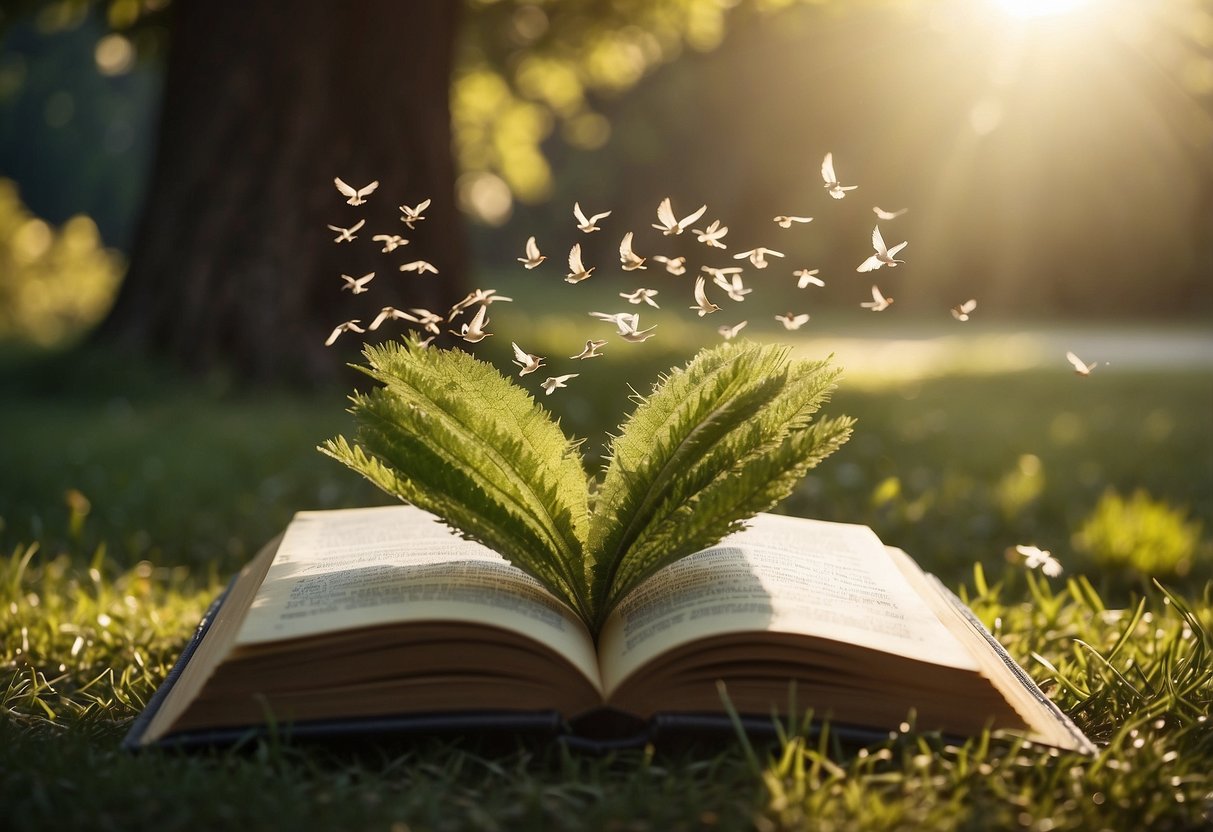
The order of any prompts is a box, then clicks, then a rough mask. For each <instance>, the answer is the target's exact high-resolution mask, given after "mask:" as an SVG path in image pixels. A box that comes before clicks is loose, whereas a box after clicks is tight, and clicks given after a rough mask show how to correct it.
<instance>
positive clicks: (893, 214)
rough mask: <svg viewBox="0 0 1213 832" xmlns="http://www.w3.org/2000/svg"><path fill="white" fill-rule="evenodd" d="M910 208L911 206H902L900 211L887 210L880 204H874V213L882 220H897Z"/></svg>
mask: <svg viewBox="0 0 1213 832" xmlns="http://www.w3.org/2000/svg"><path fill="white" fill-rule="evenodd" d="M909 210H910V209H909V208H902V209H901V210H900V211H886V210H884V209H883V208H880V207H878V206H875V205H874V206H872V213H873V214H875V215H876V216H877V217H879V218H880V219H882V220H895V219H897V218H898V217H900V216H901V215H902V214H904V213H905V212H906V211H909Z"/></svg>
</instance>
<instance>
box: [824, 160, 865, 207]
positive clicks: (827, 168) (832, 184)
mask: <svg viewBox="0 0 1213 832" xmlns="http://www.w3.org/2000/svg"><path fill="white" fill-rule="evenodd" d="M821 178H822V179H824V180H825V183H826V191H827V192H829V194H830V196H832V197H834V198H835V199H842V198H843V197H844V196H846V195H847V191H853V190H855V189H856V188H858V187H859V186H858V185H840V184H838V175H837V174H836V173H834V154H833V153H827V154H826V157H825V159H824V160H823V161H822V163H821Z"/></svg>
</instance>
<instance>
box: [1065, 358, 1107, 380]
mask: <svg viewBox="0 0 1213 832" xmlns="http://www.w3.org/2000/svg"><path fill="white" fill-rule="evenodd" d="M1066 360H1067V361H1069V362H1070V366H1072V367H1073V368H1074V372H1075V373H1077V374H1078V375H1080V376H1089V375H1091V371H1092V370H1094V369H1095V366H1096V365H1097V364H1099V362H1098V361H1094V362H1092V363H1090V364H1087V363H1086V362H1084V361H1083V360H1082V359H1081V358H1079V357H1078V356H1077V355H1075V354H1074V353H1072V352H1067V353H1066Z"/></svg>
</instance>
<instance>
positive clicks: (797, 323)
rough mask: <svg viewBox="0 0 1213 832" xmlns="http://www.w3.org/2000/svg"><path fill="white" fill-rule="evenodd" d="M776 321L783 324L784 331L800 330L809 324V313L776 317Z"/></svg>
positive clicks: (789, 313)
mask: <svg viewBox="0 0 1213 832" xmlns="http://www.w3.org/2000/svg"><path fill="white" fill-rule="evenodd" d="M775 320H777V321H779V322H780V323H781V324H783V328H784V329H787V330H794V329H800V328H801V327H802V326H804V325H805V324H807V323H808V322H809V313H807V312H802V313H800V314H799V315H793V314H792V313H791V312H788V313H787V314H786V315H776V316H775Z"/></svg>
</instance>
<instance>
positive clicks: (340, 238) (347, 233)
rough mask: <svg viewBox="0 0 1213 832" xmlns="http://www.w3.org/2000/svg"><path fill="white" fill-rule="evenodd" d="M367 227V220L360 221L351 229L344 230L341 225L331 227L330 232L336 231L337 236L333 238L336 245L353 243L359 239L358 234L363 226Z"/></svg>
mask: <svg viewBox="0 0 1213 832" xmlns="http://www.w3.org/2000/svg"><path fill="white" fill-rule="evenodd" d="M364 225H366V220H358V222H356V223H354V224H353V225H352V226H350V227H349V228H342V227H341V226H339V225H330V226H329V231H336V232H337V236H336V237H334V238H333V242H334V243H352V242H354V240H357V239H358V236H357V234H356V233H355V232H357V231H358V230H359V229H360V228H362V226H364Z"/></svg>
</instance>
